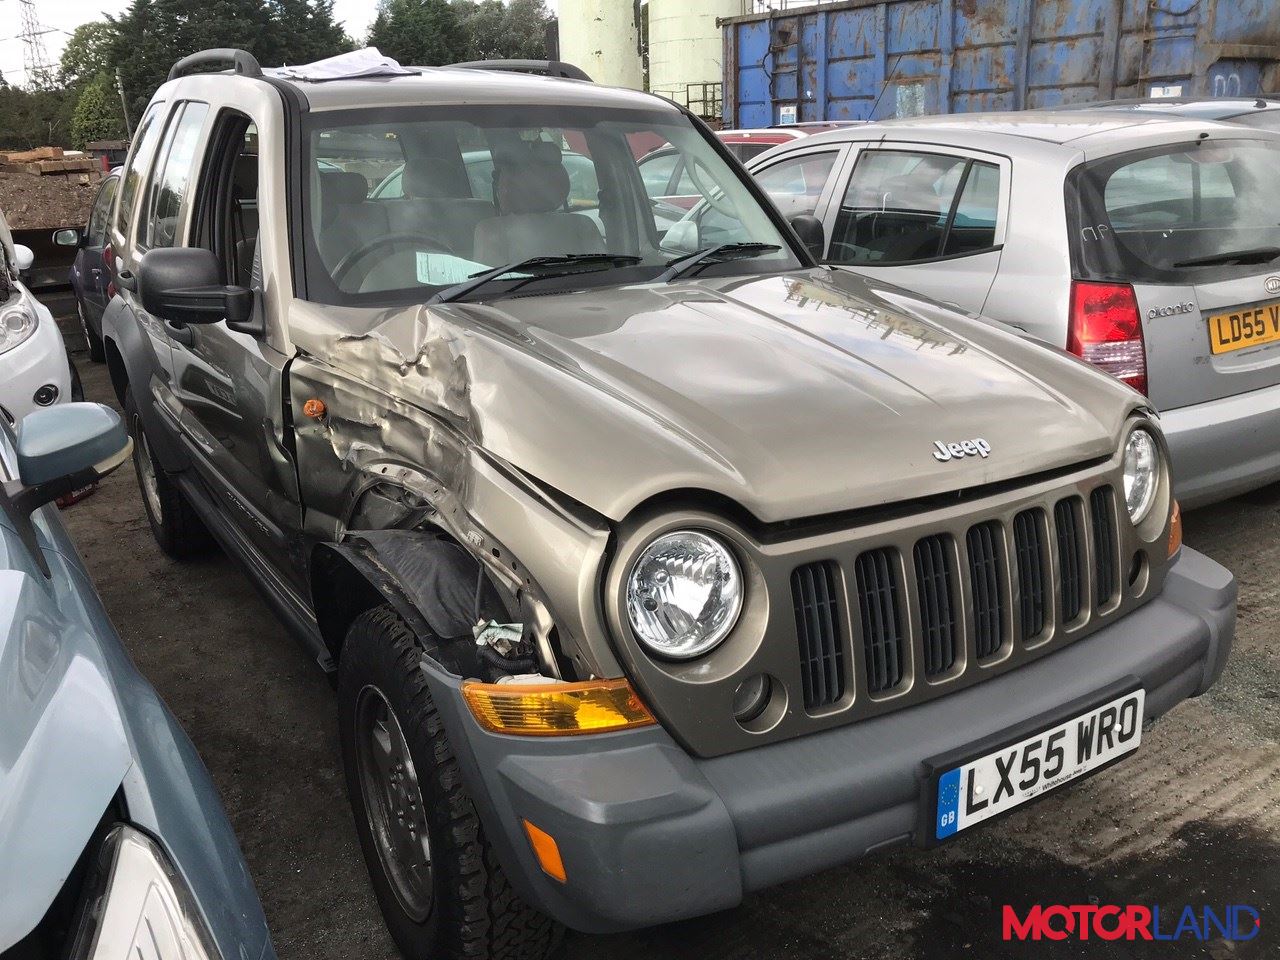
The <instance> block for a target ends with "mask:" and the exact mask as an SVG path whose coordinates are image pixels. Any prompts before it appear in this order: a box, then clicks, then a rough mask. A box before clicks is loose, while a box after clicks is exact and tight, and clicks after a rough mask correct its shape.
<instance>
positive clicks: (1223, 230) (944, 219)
mask: <svg viewBox="0 0 1280 960" xmlns="http://www.w3.org/2000/svg"><path fill="white" fill-rule="evenodd" d="M749 168H750V169H751V172H752V173H753V174H754V176H755V177H756V178H757V180H759V182H760V183H761V185H762V186H764V188H765V190H766V191H767V192H768V193H769V194H770V195H771V196H772V197H773V199H774V201H775V202H776V203H777V204H778V205H779V207H781V208H782V210H783V212H784V213H785V214H786V215H787V216H788V217H795V216H797V215H801V214H812V215H813V216H816V217H817V218H818V219H819V220H820V221H821V222H822V226H823V229H824V234H825V237H824V242H825V247H824V250H823V259H824V260H825V261H826V262H828V263H830V264H833V265H836V266H840V267H847V268H848V269H851V270H853V271H855V272H858V273H862V274H865V275H868V276H874V277H876V278H877V279H881V280H888V281H892V282H893V283H896V284H899V285H901V286H903V287H906V288H909V289H911V290H915V291H918V292H920V293H924V294H927V295H928V296H930V297H933V298H935V299H937V300H939V301H941V302H943V303H949V304H952V305H955V306H958V307H960V308H961V309H964V310H967V311H970V312H972V313H976V314H981V315H983V316H984V317H986V318H988V319H990V320H993V321H996V322H999V323H1001V324H1005V325H1008V326H1012V327H1015V328H1017V329H1020V330H1023V331H1026V332H1027V333H1028V334H1030V335H1032V336H1034V337H1038V338H1040V339H1042V340H1045V341H1047V342H1048V343H1050V344H1053V345H1054V346H1058V347H1062V348H1065V349H1067V350H1069V351H1071V352H1072V353H1074V354H1076V355H1077V356H1080V357H1082V358H1084V359H1085V360H1088V361H1090V362H1092V363H1094V364H1096V365H1098V366H1099V367H1101V368H1103V369H1104V370H1107V371H1109V372H1110V373H1112V374H1114V375H1115V376H1117V377H1119V378H1120V379H1122V380H1124V381H1125V382H1127V383H1129V384H1130V385H1131V386H1133V387H1134V388H1135V389H1136V390H1138V391H1140V392H1142V393H1144V394H1146V395H1147V396H1149V397H1150V399H1151V401H1152V402H1153V403H1154V404H1155V405H1156V406H1157V407H1158V408H1159V409H1160V411H1161V419H1162V422H1163V423H1164V427H1165V433H1166V436H1167V437H1168V441H1169V447H1170V449H1171V451H1172V453H1173V457H1174V475H1175V482H1176V490H1177V495H1178V498H1179V499H1180V501H1181V502H1182V503H1183V504H1184V505H1189V506H1194V505H1197V504H1203V503H1208V502H1211V501H1214V500H1220V499H1223V498H1225V497H1229V496H1233V495H1235V494H1238V493H1243V492H1245V491H1246V490H1250V489H1253V488H1255V487H1259V486H1262V485H1264V484H1267V483H1271V482H1273V481H1276V480H1280V191H1277V190H1276V189H1275V171H1276V169H1277V168H1280V135H1278V134H1275V133H1272V132H1268V131H1263V130H1253V129H1249V128H1246V127H1242V126H1238V125H1234V124H1225V123H1217V122H1212V121H1201V120H1187V119H1179V118H1165V117H1151V116H1146V115H1142V116H1140V115H1136V114H1132V113H1130V114H1124V113H1118V112H1115V111H1111V112H1106V111H1082V110H1071V111H1025V112H1020V113H988V114H959V115H953V116H940V117H922V118H918V119H912V120H898V121H889V122H885V123H874V124H867V125H865V126H859V127H853V128H849V129H844V130H837V131H833V132H831V133H826V134H820V135H818V136H816V137H807V138H805V139H803V140H797V141H795V142H793V143H788V144H784V145H782V146H779V147H777V148H775V149H773V150H770V151H769V152H768V153H765V154H763V155H761V156H760V157H759V158H757V159H756V160H754V161H753V162H752V163H751V164H749Z"/></svg>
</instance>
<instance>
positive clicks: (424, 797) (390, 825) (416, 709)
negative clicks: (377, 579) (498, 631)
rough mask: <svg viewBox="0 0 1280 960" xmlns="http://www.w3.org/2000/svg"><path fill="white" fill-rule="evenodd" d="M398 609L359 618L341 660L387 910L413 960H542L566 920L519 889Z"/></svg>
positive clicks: (354, 772)
mask: <svg viewBox="0 0 1280 960" xmlns="http://www.w3.org/2000/svg"><path fill="white" fill-rule="evenodd" d="M421 652H422V648H421V645H420V644H419V642H418V639H417V637H416V636H415V635H414V633H413V631H412V630H411V629H410V627H409V626H408V624H406V623H405V622H404V621H403V620H401V619H400V617H399V616H398V615H397V614H396V613H395V612H394V611H393V610H392V609H391V608H390V607H387V606H383V607H375V608H374V609H372V610H369V611H366V612H365V613H363V614H361V615H360V616H359V617H357V618H356V620H355V622H354V623H353V624H352V625H351V629H350V630H349V631H348V633H347V638H346V643H345V645H344V646H343V648H342V657H341V660H340V662H339V666H338V709H339V711H340V714H339V734H340V737H341V741H342V758H343V763H344V766H345V768H346V779H347V795H348V797H349V798H350V800H351V808H352V812H353V813H354V814H355V820H356V832H357V833H358V835H359V837H360V846H361V849H362V850H363V852H364V859H365V865H366V867H367V868H368V870H369V879H370V881H371V882H372V884H373V890H374V894H375V895H376V897H377V899H378V906H379V907H380V908H381V910H382V917H383V920H384V921H385V922H386V925H387V929H388V931H389V932H390V933H391V937H392V939H393V940H395V942H396V946H397V947H399V948H400V952H401V953H402V954H403V955H404V956H405V957H406V958H407V960H430V958H435V960H443V958H464V957H473V958H480V957H484V958H490V960H508V958H512V960H514V958H520V960H541V958H544V957H547V956H549V955H550V954H551V952H552V951H553V950H554V949H555V947H556V946H557V945H558V944H559V941H560V936H561V928H560V926H559V925H558V924H556V923H555V922H554V921H553V920H551V919H550V918H549V917H546V916H544V915H542V914H541V913H539V912H537V911H536V910H534V909H532V908H531V907H529V906H527V905H526V904H525V903H524V902H523V901H521V900H520V898H519V897H518V896H517V895H516V893H515V891H514V890H512V889H511V885H510V883H509V881H508V880H507V878H506V876H505V874H504V873H503V871H502V867H501V866H499V864H498V861H497V858H496V857H495V855H494V853H493V849H492V848H491V847H490V846H489V843H488V841H487V840H486V839H485V835H484V829H483V827H482V826H481V824H480V819H479V817H478V816H477V815H476V810H475V806H474V805H473V804H472V802H471V798H470V796H469V795H468V794H467V791H466V787H465V786H464V785H463V782H462V773H461V771H460V770H459V768H458V761H457V759H456V758H455V757H454V754H453V751H452V749H451V748H450V745H449V738H448V736H447V735H446V732H445V729H444V722H443V721H442V720H441V718H440V714H439V713H438V712H437V710H436V707H435V704H434V702H433V701H432V699H431V693H430V691H429V690H428V688H427V683H426V679H425V677H424V676H423V674H422V670H421V669H420V667H419V665H418V661H419V659H420V657H421Z"/></svg>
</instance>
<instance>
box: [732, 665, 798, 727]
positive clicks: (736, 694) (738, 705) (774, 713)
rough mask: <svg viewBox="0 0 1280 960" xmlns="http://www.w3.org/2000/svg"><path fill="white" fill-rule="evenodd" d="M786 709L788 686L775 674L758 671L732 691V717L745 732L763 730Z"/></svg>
mask: <svg viewBox="0 0 1280 960" xmlns="http://www.w3.org/2000/svg"><path fill="white" fill-rule="evenodd" d="M786 712H787V690H786V687H784V686H783V685H782V683H781V682H780V681H779V680H778V679H777V678H776V677H771V676H770V675H769V674H767V673H757V674H754V675H752V676H750V677H747V679H745V680H743V681H742V682H741V683H740V684H738V686H737V687H736V688H735V689H734V691H733V719H734V720H736V721H737V722H738V726H740V727H741V728H742V729H743V730H746V731H747V732H748V733H765V732H766V731H769V730H772V729H773V728H774V727H776V726H777V725H778V721H780V720H781V719H782V717H783V714H785V713H786Z"/></svg>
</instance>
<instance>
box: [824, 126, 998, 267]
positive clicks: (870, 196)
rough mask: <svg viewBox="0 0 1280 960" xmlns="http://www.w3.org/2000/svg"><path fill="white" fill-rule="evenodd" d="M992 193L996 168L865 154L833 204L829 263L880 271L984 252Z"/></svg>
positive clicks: (990, 243)
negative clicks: (874, 266)
mask: <svg viewBox="0 0 1280 960" xmlns="http://www.w3.org/2000/svg"><path fill="white" fill-rule="evenodd" d="M999 196H1000V168H999V167H998V166H996V165H995V164H991V163H983V162H981V161H977V160H970V159H969V158H967V157H958V156H948V155H945V154H937V153H924V152H914V151H910V150H864V151H863V152H862V155H861V156H860V157H859V158H858V163H857V166H856V167H855V168H854V171H853V175H852V176H851V177H850V178H849V185H848V188H847V189H846V190H845V195H844V199H843V200H842V201H841V203H840V211H839V213H838V214H837V216H836V224H835V230H834V235H833V238H832V243H831V249H830V251H829V258H830V259H831V260H832V262H834V263H856V264H883V265H886V266H887V265H889V264H906V263H918V262H920V261H923V260H934V259H937V258H938V257H949V256H964V255H967V254H971V253H980V252H982V251H984V250H990V249H991V248H992V247H994V246H995V238H996V222H997V208H998V205H999Z"/></svg>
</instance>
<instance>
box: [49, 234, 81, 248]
mask: <svg viewBox="0 0 1280 960" xmlns="http://www.w3.org/2000/svg"><path fill="white" fill-rule="evenodd" d="M53 242H54V243H55V244H56V245H57V246H59V247H79V246H81V245H82V244H83V243H84V234H82V233H81V232H80V231H79V230H55V231H54V234H53Z"/></svg>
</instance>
